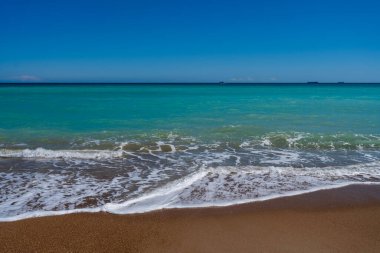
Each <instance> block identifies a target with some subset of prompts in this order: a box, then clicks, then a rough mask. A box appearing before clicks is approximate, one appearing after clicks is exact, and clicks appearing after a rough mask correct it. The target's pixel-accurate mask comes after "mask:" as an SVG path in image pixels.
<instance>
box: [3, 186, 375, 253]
mask: <svg viewBox="0 0 380 253" xmlns="http://www.w3.org/2000/svg"><path fill="white" fill-rule="evenodd" d="M0 251H1V252H31V251H38V252H48V251H55V252H72V251H74V252H76V251H81V252H104V251H114V252H232V251H234V252H247V251H258V252H284V251H285V252H305V251H306V252H321V251H323V252H326V251H329V252H331V251H333V252H379V251H380V185H376V184H375V185H366V184H358V185H349V186H345V187H341V188H334V189H328V190H318V191H314V192H309V193H304V194H299V195H293V196H287V197H279V198H274V199H270V200H265V201H256V202H250V203H245V204H238V205H232V206H225V207H202V208H176V209H175V208H174V209H165V210H155V211H151V212H146V213H140V214H126V215H118V214H110V213H104V212H100V213H75V214H67V215H61V216H46V217H38V218H30V219H24V220H18V221H12V222H0Z"/></svg>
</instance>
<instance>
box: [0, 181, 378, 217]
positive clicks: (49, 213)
mask: <svg viewBox="0 0 380 253" xmlns="http://www.w3.org/2000/svg"><path fill="white" fill-rule="evenodd" d="M360 186H379V187H380V182H363V183H346V184H340V185H332V186H322V187H316V188H311V189H309V190H305V191H293V192H289V193H285V194H278V195H271V196H267V197H261V198H257V199H248V200H242V201H235V202H229V203H214V204H211V205H194V206H191V205H189V206H181V207H169V208H154V209H147V210H145V211H136V212H131V213H117V212H112V211H110V210H109V208H107V207H106V206H107V204H106V205H105V206H100V207H93V208H80V209H70V210H59V211H32V212H29V213H24V214H20V215H16V216H11V217H7V218H0V223H3V222H15V221H21V220H26V219H35V218H44V217H51V216H62V215H72V214H93V213H94V214H96V213H108V214H111V215H141V214H149V213H154V212H160V211H170V210H181V209H183V210H187V209H189V210H191V209H210V208H211V209H214V208H229V207H234V206H242V205H243V206H244V205H251V204H257V205H260V203H262V202H267V201H272V200H276V199H282V198H288V197H295V196H298V195H305V194H310V193H315V192H319V191H326V190H336V189H341V188H346V187H360ZM379 201H380V198H379ZM111 204H112V203H111ZM112 205H119V204H112ZM120 205H123V203H121V204H120Z"/></svg>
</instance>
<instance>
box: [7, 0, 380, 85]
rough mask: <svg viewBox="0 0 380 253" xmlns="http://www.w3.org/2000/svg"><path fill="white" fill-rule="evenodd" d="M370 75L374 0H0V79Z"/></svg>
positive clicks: (377, 13) (379, 69) (377, 35)
mask: <svg viewBox="0 0 380 253" xmlns="http://www.w3.org/2000/svg"><path fill="white" fill-rule="evenodd" d="M314 80H315V81H321V82H322V81H332V82H335V81H346V82H358V81H364V82H380V1H378V0H376V1H375V0H372V1H370V0H361V1H349V0H346V1H337V0H329V1H327V0H318V1H317V0H315V1H306V0H293V1H287V0H282V1H280V0H278V1H274V0H265V1H264V0H260V1H256V0H251V1H239V0H235V1H225V0H219V1H207V0H203V1H201V0H199V1H198V0H191V1H187V0H182V1H179V0H178V1H164V0H160V1H158V0H156V1H146V0H135V1H128V0H125V1H117V0H116V1H111V0H107V1H104V0H61V1H57V0H33V1H31V0H0V81H3V82H5V81H47V82H54V81H58V82H65V81H71V82H75V81H98V82H101V81H112V82H123V81H125V82H135V81H136V82H154V81H158V82H165V81H170V82H177V81H226V82H228V81H240V82H250V81H252V82H292V81H296V82H303V81H314Z"/></svg>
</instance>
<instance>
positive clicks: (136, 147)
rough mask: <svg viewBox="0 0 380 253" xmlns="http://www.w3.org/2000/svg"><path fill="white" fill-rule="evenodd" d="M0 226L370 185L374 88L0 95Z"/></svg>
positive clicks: (35, 88) (379, 96) (33, 89)
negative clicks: (7, 222)
mask: <svg viewBox="0 0 380 253" xmlns="http://www.w3.org/2000/svg"><path fill="white" fill-rule="evenodd" d="M0 108H2V110H1V111H0V219H1V220H7V219H8V220H9V219H17V218H23V217H28V216H33V215H50V214H54V212H50V211H56V213H60V212H72V211H80V210H82V211H83V210H87V211H88V210H92V211H99V210H106V211H110V212H116V213H133V212H143V211H148V210H154V209H157V208H170V207H186V206H210V205H227V204H233V203H242V202H247V201H254V200H258V199H263V198H271V197H276V196H281V195H289V194H294V193H297V192H305V191H311V190H314V189H318V188H330V187H336V186H339V185H346V184H350V183H379V182H380V167H379V165H380V86H379V85H360V84H358V85H356V86H353V85H350V86H337V85H335V86H334V85H326V86H315V85H284V86H279V85H276V86H271V85H261V86H260V85H255V86H233V85H222V86H221V85H102V86H101V85H76V86H74V85H70V86H65V85H54V86H46V85H45V86H39V85H32V86H20V87H16V86H1V87H0Z"/></svg>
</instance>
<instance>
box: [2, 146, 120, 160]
mask: <svg viewBox="0 0 380 253" xmlns="http://www.w3.org/2000/svg"><path fill="white" fill-rule="evenodd" d="M122 154H123V152H122V150H117V151H111V150H50V149H44V148H37V149H23V150H10V149H2V150H0V157H3V158H12V157H22V158H78V159H107V158H116V157H121V156H122Z"/></svg>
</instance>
